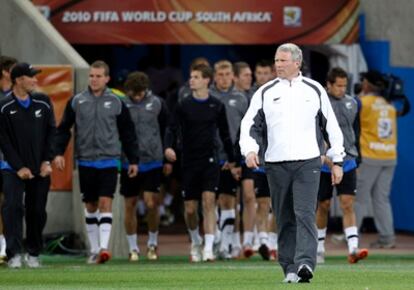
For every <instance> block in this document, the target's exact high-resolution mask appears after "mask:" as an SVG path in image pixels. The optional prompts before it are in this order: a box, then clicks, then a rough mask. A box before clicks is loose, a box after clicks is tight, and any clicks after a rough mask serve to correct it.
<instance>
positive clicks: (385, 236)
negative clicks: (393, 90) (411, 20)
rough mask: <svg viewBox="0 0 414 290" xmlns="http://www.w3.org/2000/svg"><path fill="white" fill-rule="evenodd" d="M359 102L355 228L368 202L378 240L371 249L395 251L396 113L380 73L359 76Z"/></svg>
mask: <svg viewBox="0 0 414 290" xmlns="http://www.w3.org/2000/svg"><path fill="white" fill-rule="evenodd" d="M362 78H363V80H362V88H361V93H360V95H359V100H360V105H361V107H360V115H359V120H360V139H359V140H360V156H361V163H360V165H359V170H358V178H357V192H358V194H357V195H356V199H355V215H356V219H357V225H358V227H361V224H362V221H363V218H364V217H365V216H366V215H367V210H368V208H369V203H370V200H371V204H372V209H373V217H374V222H375V226H376V228H377V231H378V234H379V237H378V240H377V241H375V242H374V243H372V244H371V245H370V246H371V248H394V247H395V232H394V227H393V216H392V208H391V203H390V199H389V196H390V191H391V183H392V179H393V176H394V170H395V166H396V164H397V111H396V108H395V107H394V106H393V105H392V104H391V103H389V102H388V101H387V100H386V99H385V98H384V97H383V96H382V93H381V92H383V90H384V88H385V86H386V81H385V80H384V78H383V76H382V75H381V73H379V72H377V71H368V72H366V73H364V74H362Z"/></svg>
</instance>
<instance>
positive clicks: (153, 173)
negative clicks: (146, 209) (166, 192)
mask: <svg viewBox="0 0 414 290" xmlns="http://www.w3.org/2000/svg"><path fill="white" fill-rule="evenodd" d="M161 176H162V168H155V169H152V170H149V171H145V172H139V171H138V175H137V176H135V177H133V178H130V177H129V176H128V170H127V169H122V171H121V189H120V193H121V194H122V195H123V196H125V197H133V196H138V194H139V193H140V192H144V191H148V192H155V193H158V192H160V186H161Z"/></svg>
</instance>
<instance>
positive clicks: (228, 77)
mask: <svg viewBox="0 0 414 290" xmlns="http://www.w3.org/2000/svg"><path fill="white" fill-rule="evenodd" d="M233 78H234V73H233V70H232V69H231V68H229V67H228V68H222V69H218V70H217V71H216V72H215V74H214V81H215V83H216V86H217V88H218V89H219V90H221V91H227V90H228V89H230V87H231V86H232V84H233Z"/></svg>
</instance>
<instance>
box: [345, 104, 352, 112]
mask: <svg viewBox="0 0 414 290" xmlns="http://www.w3.org/2000/svg"><path fill="white" fill-rule="evenodd" d="M345 108H347V109H348V110H351V109H352V103H351V102H346V103H345Z"/></svg>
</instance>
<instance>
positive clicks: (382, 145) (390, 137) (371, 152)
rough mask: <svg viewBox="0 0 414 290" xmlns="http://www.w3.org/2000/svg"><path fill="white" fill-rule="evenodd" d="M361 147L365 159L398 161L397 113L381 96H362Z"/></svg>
mask: <svg viewBox="0 0 414 290" xmlns="http://www.w3.org/2000/svg"><path fill="white" fill-rule="evenodd" d="M360 100H361V112H360V125H361V135H360V147H361V155H362V157H363V158H372V159H380V160H395V159H397V112H396V109H395V107H394V106H393V105H391V104H389V103H388V102H387V101H386V100H385V99H384V98H383V97H380V96H372V95H367V96H362V97H360Z"/></svg>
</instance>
